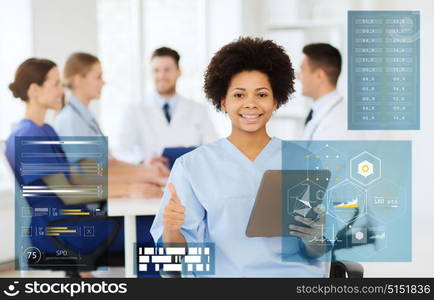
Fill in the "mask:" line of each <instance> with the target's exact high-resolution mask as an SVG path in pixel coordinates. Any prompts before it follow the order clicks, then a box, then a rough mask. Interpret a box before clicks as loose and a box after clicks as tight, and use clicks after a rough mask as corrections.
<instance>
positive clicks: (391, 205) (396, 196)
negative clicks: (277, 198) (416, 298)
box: [282, 141, 412, 262]
mask: <svg viewBox="0 0 434 300" xmlns="http://www.w3.org/2000/svg"><path fill="white" fill-rule="evenodd" d="M282 149H283V150H282V170H283V176H282V214H283V215H282V232H283V238H282V259H283V260H284V261H301V260H303V259H306V258H312V251H311V250H312V249H313V250H315V249H321V246H323V248H326V250H327V251H325V253H323V255H322V256H319V257H314V258H315V259H318V260H320V261H329V260H332V261H335V260H350V261H361V262H391V261H394V262H408V261H411V224H412V223H411V173H412V169H411V141H291V142H289V141H285V142H283V148H282ZM300 173H301V174H300ZM302 175H304V176H302ZM318 209H320V210H319V211H318ZM321 211H322V212H323V214H322V215H323V218H320V217H321ZM300 217H303V218H305V219H304V220H312V222H314V223H310V224H307V226H306V224H302V223H300V221H299V220H300ZM320 219H321V220H320ZM293 225H297V226H304V227H303V228H300V227H299V230H296V231H301V232H303V233H307V234H306V235H305V236H302V237H299V236H298V237H294V235H293V234H291V231H292V230H293V229H291V226H293ZM306 227H307V229H306ZM294 238H297V239H298V241H297V243H295V242H294ZM313 253H315V251H313ZM288 254H291V255H288Z"/></svg>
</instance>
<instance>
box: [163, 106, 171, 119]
mask: <svg viewBox="0 0 434 300" xmlns="http://www.w3.org/2000/svg"><path fill="white" fill-rule="evenodd" d="M163 111H164V116H165V117H166V120H167V123H170V112H169V103H166V104H164V105H163Z"/></svg>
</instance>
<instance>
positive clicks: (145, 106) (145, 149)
mask: <svg viewBox="0 0 434 300" xmlns="http://www.w3.org/2000/svg"><path fill="white" fill-rule="evenodd" d="M179 60H180V56H179V54H178V53H177V52H176V51H175V50H173V49H170V48H167V47H161V48H158V49H156V50H155V51H154V53H153V54H152V58H151V67H152V76H153V80H154V85H155V91H154V92H153V93H152V95H150V97H149V98H148V99H147V101H146V103H138V104H136V105H133V106H131V107H129V108H127V110H126V111H125V112H124V115H123V117H122V118H121V119H122V122H121V126H119V132H118V134H119V135H120V136H122V145H119V147H118V149H115V153H116V156H117V157H120V158H122V159H123V160H126V161H129V162H131V163H137V162H141V161H149V160H152V158H154V157H158V156H160V155H161V154H162V152H163V150H164V148H166V147H191V146H199V145H202V144H206V143H209V142H212V141H214V140H216V139H217V138H218V135H217V132H216V130H215V128H214V127H213V125H212V122H211V120H210V115H209V113H208V109H207V107H206V106H205V105H202V104H199V103H197V102H195V101H193V100H190V99H186V98H185V97H183V96H181V95H179V94H178V93H177V91H176V84H177V81H178V79H179V77H180V76H181V70H180V67H179Z"/></svg>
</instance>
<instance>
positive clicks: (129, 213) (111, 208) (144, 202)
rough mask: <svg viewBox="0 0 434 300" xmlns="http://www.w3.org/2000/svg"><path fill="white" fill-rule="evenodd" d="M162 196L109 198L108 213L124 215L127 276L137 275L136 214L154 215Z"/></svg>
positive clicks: (116, 215) (115, 215) (118, 215)
mask: <svg viewBox="0 0 434 300" xmlns="http://www.w3.org/2000/svg"><path fill="white" fill-rule="evenodd" d="M160 200H161V199H160V198H150V199H141V198H111V199H109V200H108V215H109V216H110V217H124V232H125V238H124V239H125V241H124V242H125V277H127V278H132V277H136V275H135V274H134V268H135V263H136V262H135V257H136V255H135V248H134V245H135V243H136V242H137V227H136V226H137V224H136V216H153V215H156V214H157V212H158V210H159V209H160Z"/></svg>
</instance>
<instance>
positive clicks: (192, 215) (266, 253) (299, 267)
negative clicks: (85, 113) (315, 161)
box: [151, 38, 328, 277]
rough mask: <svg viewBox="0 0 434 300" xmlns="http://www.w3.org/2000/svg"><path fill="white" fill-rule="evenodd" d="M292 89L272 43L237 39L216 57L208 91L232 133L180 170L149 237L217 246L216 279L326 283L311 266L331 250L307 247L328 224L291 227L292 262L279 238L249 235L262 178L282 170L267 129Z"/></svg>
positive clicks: (178, 165)
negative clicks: (289, 279)
mask: <svg viewBox="0 0 434 300" xmlns="http://www.w3.org/2000/svg"><path fill="white" fill-rule="evenodd" d="M293 84H294V71H293V68H292V64H291V62H290V59H289V57H288V56H287V54H286V53H285V51H284V50H283V49H282V48H281V47H280V46H278V45H276V44H274V43H273V42H272V41H269V40H262V39H251V38H240V39H239V40H238V41H236V42H233V43H231V44H228V45H226V46H225V47H223V48H222V49H221V50H220V51H218V52H217V53H216V54H215V56H214V57H213V59H212V60H211V62H210V64H209V66H208V69H207V72H206V75H205V86H204V89H205V93H206V95H207V97H208V98H209V99H211V101H212V103H213V105H214V106H215V107H216V108H217V109H218V110H221V111H223V112H225V113H226V114H227V115H228V117H229V118H230V120H231V123H232V132H231V134H230V136H229V137H227V138H223V139H220V140H218V141H216V142H213V143H210V144H207V145H204V146H201V147H199V148H197V149H196V150H194V151H192V152H190V153H188V154H186V155H184V156H182V157H181V158H179V159H178V160H177V161H176V162H175V166H174V168H173V170H172V172H171V176H170V178H169V182H170V183H169V185H168V189H166V190H165V193H164V196H163V200H162V204H161V207H160V211H159V213H158V215H157V216H156V219H155V221H154V224H153V226H152V229H151V233H152V235H153V237H154V240H155V241H156V242H157V241H158V242H159V243H161V242H163V243H165V244H168V243H187V244H188V243H201V242H211V243H214V245H215V274H214V275H215V276H217V277H326V276H328V274H327V269H326V266H325V264H324V263H322V262H319V261H315V260H314V259H312V258H315V257H320V256H322V255H323V254H324V253H325V252H326V251H327V250H328V249H327V245H326V243H325V242H324V243H316V244H310V243H308V242H307V241H308V240H312V239H313V238H315V237H317V238H318V235H319V236H320V235H321V233H320V232H319V231H318V230H317V228H318V226H316V225H318V224H317V223H318V222H323V221H324V220H323V218H321V219H320V220H317V221H313V220H309V219H300V221H301V222H303V223H305V224H307V225H311V226H310V227H308V228H303V227H290V230H291V231H290V234H291V235H292V236H290V237H287V239H289V243H291V245H292V247H289V249H292V251H291V253H285V257H287V258H289V259H288V261H287V260H285V261H283V260H282V250H281V249H282V247H281V245H282V243H281V242H282V240H281V238H278V237H274V238H249V237H247V236H246V234H245V232H246V227H247V224H248V221H249V217H250V213H251V210H252V207H253V205H254V201H255V196H256V192H257V190H258V187H259V184H260V181H261V178H262V176H263V174H264V172H265V171H266V170H270V169H281V168H282V159H281V155H282V154H281V153H282V141H281V140H279V139H277V138H271V137H270V136H269V135H268V134H267V131H266V124H267V122H268V120H269V119H270V117H271V115H272V113H273V112H274V111H275V110H277V109H278V108H279V107H280V106H281V105H283V104H285V103H286V102H287V101H288V97H289V95H290V94H292V93H293V92H294V87H293ZM318 212H319V211H318ZM304 250H305V251H304ZM302 252H303V253H302ZM196 275H197V276H200V274H196Z"/></svg>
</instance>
